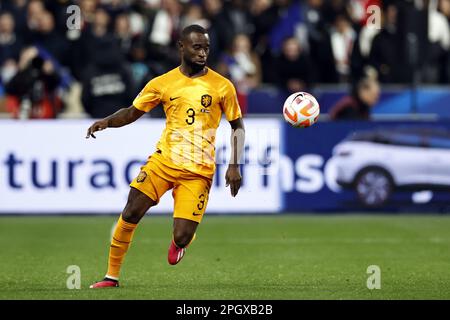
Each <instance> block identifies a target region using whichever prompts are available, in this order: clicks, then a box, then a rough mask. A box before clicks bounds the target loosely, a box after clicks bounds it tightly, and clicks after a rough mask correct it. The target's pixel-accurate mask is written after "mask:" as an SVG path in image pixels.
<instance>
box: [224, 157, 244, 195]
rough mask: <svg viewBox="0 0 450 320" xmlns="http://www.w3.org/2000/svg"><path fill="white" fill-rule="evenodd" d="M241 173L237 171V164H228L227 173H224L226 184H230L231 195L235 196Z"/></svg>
mask: <svg viewBox="0 0 450 320" xmlns="http://www.w3.org/2000/svg"><path fill="white" fill-rule="evenodd" d="M241 180H242V177H241V173H240V172H239V166H236V165H230V166H228V169H227V173H226V174H225V182H226V186H227V187H228V186H230V191H231V196H233V197H236V195H237V193H238V191H239V188H240V187H241Z"/></svg>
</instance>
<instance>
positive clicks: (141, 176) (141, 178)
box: [136, 171, 147, 182]
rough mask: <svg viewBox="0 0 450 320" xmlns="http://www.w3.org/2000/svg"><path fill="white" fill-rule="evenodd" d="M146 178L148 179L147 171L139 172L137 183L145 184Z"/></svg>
mask: <svg viewBox="0 0 450 320" xmlns="http://www.w3.org/2000/svg"><path fill="white" fill-rule="evenodd" d="M145 178H147V173H146V172H145V171H141V172H139V175H138V176H137V178H136V181H137V182H144V180H145Z"/></svg>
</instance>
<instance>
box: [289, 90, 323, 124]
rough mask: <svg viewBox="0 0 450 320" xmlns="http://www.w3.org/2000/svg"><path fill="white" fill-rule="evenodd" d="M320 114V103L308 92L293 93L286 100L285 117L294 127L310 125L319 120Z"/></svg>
mask: <svg viewBox="0 0 450 320" xmlns="http://www.w3.org/2000/svg"><path fill="white" fill-rule="evenodd" d="M319 114H320V107H319V103H318V102H317V100H316V98H314V96H313V95H312V94H309V93H307V92H296V93H293V94H291V95H290V96H289V97H288V98H287V99H286V101H285V102H284V106H283V116H284V119H285V120H286V121H287V122H288V123H289V124H291V125H292V126H293V127H299V128H306V127H310V126H312V125H313V124H314V123H316V122H317V119H319Z"/></svg>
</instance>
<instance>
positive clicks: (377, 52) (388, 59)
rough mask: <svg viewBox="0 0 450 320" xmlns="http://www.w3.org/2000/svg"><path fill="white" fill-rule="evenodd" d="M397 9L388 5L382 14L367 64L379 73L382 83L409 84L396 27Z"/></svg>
mask: <svg viewBox="0 0 450 320" xmlns="http://www.w3.org/2000/svg"><path fill="white" fill-rule="evenodd" d="M397 14H398V9H397V7H396V5H395V4H394V3H388V4H387V5H386V7H385V8H384V10H383V13H382V26H383V27H382V29H381V31H380V32H379V33H378V34H377V35H376V36H375V37H374V38H373V41H372V46H371V49H370V54H369V62H370V64H371V65H372V66H374V67H375V68H376V69H377V70H378V72H379V79H380V82H382V83H401V82H410V77H408V74H406V70H405V68H406V69H407V67H405V57H404V55H403V50H402V49H403V48H402V45H403V42H402V38H401V34H400V33H399V28H398V26H397Z"/></svg>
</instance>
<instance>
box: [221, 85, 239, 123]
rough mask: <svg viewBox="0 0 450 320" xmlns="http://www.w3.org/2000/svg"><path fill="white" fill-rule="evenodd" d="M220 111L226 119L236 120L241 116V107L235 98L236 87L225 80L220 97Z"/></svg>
mask: <svg viewBox="0 0 450 320" xmlns="http://www.w3.org/2000/svg"><path fill="white" fill-rule="evenodd" d="M222 111H223V113H225V117H226V119H227V120H228V121H233V120H236V119H238V118H240V117H242V114H241V107H240V106H239V102H238V99H237V94H236V89H235V88H234V86H233V84H232V83H231V82H230V81H229V80H227V81H226V84H225V87H224V92H223V97H222Z"/></svg>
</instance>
